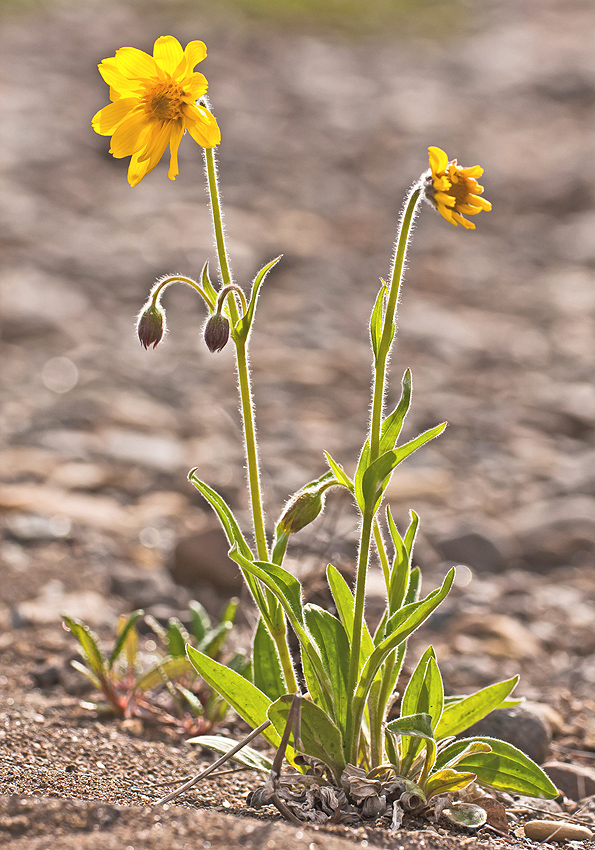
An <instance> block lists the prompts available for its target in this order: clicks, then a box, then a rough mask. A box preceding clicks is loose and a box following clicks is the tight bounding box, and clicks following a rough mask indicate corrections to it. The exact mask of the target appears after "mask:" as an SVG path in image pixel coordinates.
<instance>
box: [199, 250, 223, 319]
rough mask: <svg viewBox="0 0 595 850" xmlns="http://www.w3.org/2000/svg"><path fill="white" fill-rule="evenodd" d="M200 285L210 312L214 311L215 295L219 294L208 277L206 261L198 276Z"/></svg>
mask: <svg viewBox="0 0 595 850" xmlns="http://www.w3.org/2000/svg"><path fill="white" fill-rule="evenodd" d="M200 283H201V286H202V288H203V290H204V293H205V295H206V296H207V298H208V299H209V301H210V302H211V303H210V308H211V310H214V309H215V304H216V303H217V295H218V294H219V293H218V292H217V290H216V289H215V287H214V286H213V284H212V283H211V278H210V277H209V263H208V260H207V262H206V263H205V264H204V266H203V267H202V272H201V275H200Z"/></svg>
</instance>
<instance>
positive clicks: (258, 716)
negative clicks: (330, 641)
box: [187, 646, 281, 747]
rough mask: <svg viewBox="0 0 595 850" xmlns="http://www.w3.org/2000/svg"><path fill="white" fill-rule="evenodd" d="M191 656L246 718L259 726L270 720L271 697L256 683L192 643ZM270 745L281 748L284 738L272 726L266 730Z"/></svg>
mask: <svg viewBox="0 0 595 850" xmlns="http://www.w3.org/2000/svg"><path fill="white" fill-rule="evenodd" d="M187 652H188V658H189V659H190V662H191V663H192V666H193V667H194V669H195V670H196V671H197V672H198V674H199V675H200V676H202V678H203V679H204V680H205V682H206V683H207V684H208V685H210V686H211V687H212V688H213V690H214V691H217V693H218V694H221V696H222V697H223V699H224V700H226V702H228V703H229V704H230V705H231V707H232V708H233V709H234V710H235V711H237V713H238V714H239V715H240V717H243V718H244V720H245V721H246V723H248V724H249V725H250V726H252V728H253V729H256V727H257V726H260V725H261V724H262V723H264V721H265V720H266V719H267V711H268V708H269V706H270V705H271V700H270V699H269V698H268V696H267V695H266V694H263V692H262V691H261V690H259V689H258V688H257V687H256V686H255V685H253V684H252V683H251V682H249V681H248V680H247V679H244V677H243V676H241V675H240V674H239V673H236V672H235V670H230V669H229V667H226V666H225V665H224V664H220V663H219V662H218V661H215V660H214V659H213V658H209V656H208V655H204V654H203V653H202V652H199V651H198V649H194V647H192V646H189V647H188V649H187ZM262 735H263V737H264V738H266V739H267V741H268V742H269V744H272V745H273V747H278V746H279V744H280V743H281V738H280V737H279V735H277V733H276V732H275V730H274V729H273V728H272V727H270V726H269V727H268V728H267V729H265V730H264V732H263V733H262Z"/></svg>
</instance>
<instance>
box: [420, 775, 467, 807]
mask: <svg viewBox="0 0 595 850" xmlns="http://www.w3.org/2000/svg"><path fill="white" fill-rule="evenodd" d="M475 778H476V777H475V774H474V773H465V772H463V771H460V770H450V769H445V770H436V771H435V772H434V773H432V774H430V778H429V779H428V780H427V782H426V783H425V785H424V793H425V795H426V797H427V798H428V800H429V799H430V797H433V796H435V795H436V794H449V793H452V792H453V791H460V790H461V789H462V788H466V786H467V785H469V784H470V783H471V782H474V781H475Z"/></svg>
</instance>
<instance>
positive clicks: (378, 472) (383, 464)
mask: <svg viewBox="0 0 595 850" xmlns="http://www.w3.org/2000/svg"><path fill="white" fill-rule="evenodd" d="M446 424H447V423H446V422H442V423H441V424H440V425H436V426H435V427H434V428H430V429H429V430H427V431H424V433H423V434H420V435H419V436H418V437H415V439H413V440H409V442H408V443H405V444H404V445H402V446H399V447H398V448H396V449H391V450H390V451H386V452H384V454H381V455H380V457H379V458H377V459H376V460H375V461H374V463H372V464H371V465H370V466H368V468H367V469H366V471H365V472H364V474H363V478H362V484H361V487H362V500H363V504H364V505H366V506H368V505H369V506H371V508H372V509H373V510H374V511H376V510H377V508H378V505H379V504H380V500H381V499H382V495H383V493H384V491H385V489H386V486H387V484H388V482H389V479H390V476H391V475H392V473H393V471H394V470H395V469H396V467H397V466H398V465H399V464H400V463H401V462H402V461H404V460H405V458H407V457H409V455H411V454H413V452H415V451H417V449H419V448H421V446H423V445H425V444H426V443H428V442H429V441H430V440H433V439H435V438H436V437H438V436H440V434H441V433H442V432H443V431H444V429H445V428H446Z"/></svg>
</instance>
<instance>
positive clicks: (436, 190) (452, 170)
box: [426, 148, 492, 230]
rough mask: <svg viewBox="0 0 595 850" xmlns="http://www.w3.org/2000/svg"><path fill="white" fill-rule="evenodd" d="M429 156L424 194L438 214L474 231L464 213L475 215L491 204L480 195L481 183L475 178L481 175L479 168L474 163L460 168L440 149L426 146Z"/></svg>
mask: <svg viewBox="0 0 595 850" xmlns="http://www.w3.org/2000/svg"><path fill="white" fill-rule="evenodd" d="M428 153H429V155H430V171H429V172H428V176H427V181H426V197H427V198H428V199H429V200H430V201H431V202H432V203H433V204H434V206H435V207H436V209H437V210H438V212H439V213H440V215H441V216H443V217H444V218H445V219H446V220H447V221H450V223H451V224H454V225H455V227H456V226H457V225H458V224H462V225H463V227H465V228H467V230H475V225H474V224H473V222H472V221H467V219H466V218H463V216H462V215H461V213H465V215H477V213H478V212H481V211H482V210H485V211H486V212H489V211H490V210H491V209H492V205H491V204H490V202H489V201H486V199H485V198H482V197H481V193H482V192H483V186H480V185H479V184H478V182H477V178H478V177H481V175H482V174H483V168H482V167H481V166H479V165H474V166H472V167H471V168H461V167H460V166H459V165H457V161H456V159H453V160H452V161H451V162H449V160H448V157H447V155H446V154H445V153H444V151H443V150H441V149H440V148H428Z"/></svg>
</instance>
